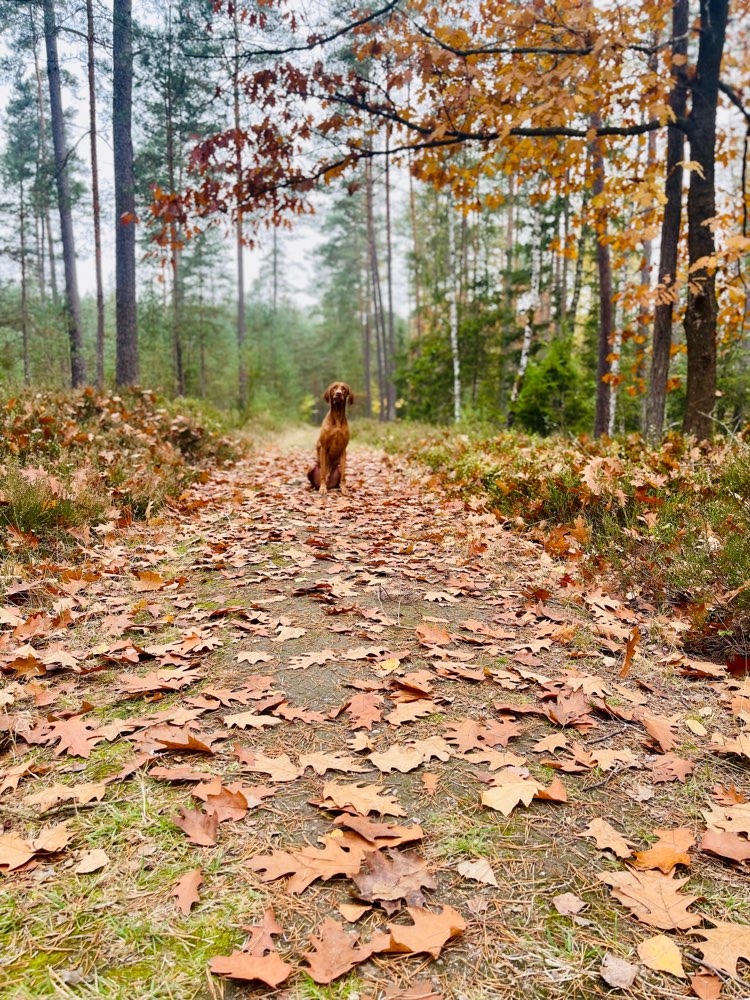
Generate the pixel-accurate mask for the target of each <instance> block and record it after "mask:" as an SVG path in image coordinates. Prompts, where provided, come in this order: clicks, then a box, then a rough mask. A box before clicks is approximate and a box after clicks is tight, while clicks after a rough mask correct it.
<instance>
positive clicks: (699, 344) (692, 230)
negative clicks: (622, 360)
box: [682, 0, 729, 438]
mask: <svg viewBox="0 0 750 1000" xmlns="http://www.w3.org/2000/svg"><path fill="white" fill-rule="evenodd" d="M700 7H701V31H700V41H699V45H698V62H697V65H696V71H695V75H694V77H693V78H692V80H691V83H690V89H691V94H692V101H691V108H690V114H689V116H688V123H687V134H688V141H689V142H690V159H691V160H693V161H694V162H695V163H696V164H697V165H698V166H699V168H700V169H693V170H692V171H691V172H690V187H689V188H688V201H687V215H688V262H689V265H690V268H691V270H690V283H689V286H688V302H687V309H686V311H685V340H686V342H687V393H686V397H685V417H684V420H683V425H682V429H683V431H684V432H685V433H686V434H694V435H695V436H696V437H698V438H705V437H708V436H709V435H710V433H711V431H712V429H713V411H714V406H715V404H716V316H717V305H716V283H715V279H714V274H713V272H712V271H711V270H710V269H709V268H707V267H705V266H704V265H702V264H701V263H700V262H701V261H702V260H704V259H705V258H707V257H710V256H712V255H713V253H714V250H715V244H714V234H713V232H712V231H711V227H710V225H709V223H710V220H711V219H713V218H714V216H715V215H716V187H715V167H716V107H717V104H718V98H719V73H720V70H721V59H722V55H723V52H724V40H725V37H726V27H727V19H728V16H729V0H701V4H700Z"/></svg>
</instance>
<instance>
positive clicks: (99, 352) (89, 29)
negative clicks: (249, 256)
mask: <svg viewBox="0 0 750 1000" xmlns="http://www.w3.org/2000/svg"><path fill="white" fill-rule="evenodd" d="M95 42H96V39H95V36H94V3H93V0H86V55H87V67H86V68H87V75H88V86H89V141H90V145H91V210H92V214H93V218H94V271H95V274H96V384H97V387H98V388H99V389H101V388H102V387H103V385H104V283H103V281H102V227H101V205H100V201H99V158H98V155H97V150H96V139H97V121H96V60H95V48H94V46H95Z"/></svg>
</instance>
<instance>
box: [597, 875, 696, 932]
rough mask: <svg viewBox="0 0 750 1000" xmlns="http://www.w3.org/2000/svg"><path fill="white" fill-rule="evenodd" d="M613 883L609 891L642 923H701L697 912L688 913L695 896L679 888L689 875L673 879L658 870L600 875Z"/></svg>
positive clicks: (664, 926) (666, 926)
mask: <svg viewBox="0 0 750 1000" xmlns="http://www.w3.org/2000/svg"><path fill="white" fill-rule="evenodd" d="M598 877H599V881H600V882H605V883H606V884H607V885H609V886H611V887H612V895H613V896H614V897H615V898H616V899H618V900H619V901H620V902H621V903H622V904H623V905H624V906H627V907H628V908H629V909H630V910H631V911H632V913H633V916H634V917H635V918H636V919H637V920H640V921H641V923H644V924H648V925H649V926H650V927H658V928H660V929H661V930H670V931H671V930H688V929H689V928H690V927H695V926H696V924H699V923H701V921H702V919H703V918H702V917H701V916H700V915H699V914H697V913H688V907H689V906H691V905H692V904H693V903H694V902H695V901H696V899H697V898H698V897H697V896H682V895H680V889H681V888H682V886H683V885H684V884H685V883H686V882H687V881H688V879H686V878H683V879H676V878H673V877H672V876H669V875H662V874H660V873H659V872H636V871H625V872H610V873H602V874H600V875H599V876H598Z"/></svg>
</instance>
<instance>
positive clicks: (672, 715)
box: [0, 450, 750, 997]
mask: <svg viewBox="0 0 750 1000" xmlns="http://www.w3.org/2000/svg"><path fill="white" fill-rule="evenodd" d="M383 461H384V459H383V458H382V456H381V455H380V454H379V453H376V452H368V451H366V450H361V451H357V452H355V456H354V457H353V460H352V465H353V469H352V481H353V489H352V495H351V496H350V497H348V498H343V497H339V496H336V495H333V496H331V497H329V498H328V500H327V501H323V500H322V499H321V498H319V497H317V496H314V495H311V494H310V493H308V492H306V491H305V490H304V489H303V487H302V483H301V476H300V474H299V470H300V469H302V468H303V466H304V456H303V455H301V454H295V455H294V456H291V457H290V456H284V457H283V458H281V457H280V456H279V455H278V454H275V453H272V452H269V453H260V454H258V455H257V456H254V457H253V458H252V459H251V460H247V461H245V462H242V463H238V464H237V465H236V466H235V467H234V468H232V469H228V470H227V469H224V470H222V472H221V473H220V474H219V473H216V474H214V475H213V476H211V477H205V482H202V483H199V484H196V485H195V486H194V487H192V488H191V489H190V490H188V491H187V492H186V493H185V494H184V495H183V497H182V499H181V502H180V505H179V506H178V507H176V509H175V511H174V513H173V515H171V518H167V519H160V522H159V523H158V524H155V525H154V526H152V527H149V528H148V529H147V530H145V531H144V530H143V529H142V528H138V529H131V528H128V527H127V526H125V527H119V528H117V530H114V528H110V529H109V530H108V532H106V533H104V534H102V536H101V537H100V538H99V539H97V540H96V541H93V542H91V543H89V544H86V545H84V544H81V551H80V553H79V554H78V557H77V562H76V566H75V571H74V573H75V574H77V575H75V576H71V575H70V574H71V572H72V570H71V567H70V566H62V567H60V566H47V565H41V564H40V565H38V566H35V565H34V564H30V565H29V566H28V567H26V568H25V570H24V573H25V575H26V579H24V580H23V581H17V582H16V583H15V584H13V585H12V587H10V588H8V596H6V599H5V603H4V605H2V606H0V669H2V672H3V675H4V677H5V688H4V691H3V699H2V705H0V711H2V713H3V714H2V716H0V718H1V719H2V728H0V735H2V736H3V738H4V743H3V744H2V747H3V757H2V758H0V789H2V791H0V795H2V804H3V806H4V809H5V812H6V814H7V816H8V819H7V820H6V823H5V828H4V830H3V832H2V833H0V872H2V873H4V877H5V881H6V885H5V887H4V888H5V889H6V894H7V895H8V896H11V897H13V898H14V900H15V902H14V905H15V906H20V907H21V908H22V909H23V908H24V907H34V908H35V910H36V909H37V908H38V906H39V905H41V900H42V897H41V896H40V895H39V894H40V893H42V892H44V891H45V887H48V886H50V885H51V884H52V885H56V886H59V891H60V892H61V893H62V894H63V895H64V896H65V897H67V898H69V899H70V900H72V899H74V898H76V897H77V896H78V894H79V891H80V886H81V884H82V883H83V884H84V885H85V884H86V883H85V880H87V879H97V880H98V881H97V885H98V886H99V891H100V892H102V893H103V898H104V899H105V901H107V907H108V909H109V910H112V911H116V912H119V914H120V919H122V920H140V921H145V920H146V918H147V917H148V918H150V919H156V920H157V921H158V923H159V926H160V927H161V930H160V934H161V935H166V936H167V937H169V935H170V934H174V935H175V940H178V936H179V935H180V934H181V933H182V931H181V930H180V927H182V926H184V927H186V928H189V927H191V926H194V927H195V928H196V929H197V928H204V930H202V931H200V930H199V931H197V933H198V936H199V937H200V936H201V935H203V936H205V937H207V938H208V939H209V941H208V944H207V946H206V948H205V949H203V950H201V951H200V956H201V957H200V958H199V959H195V961H200V962H202V963H203V969H204V970H205V969H210V971H211V973H213V974H214V975H215V976H216V977H219V978H224V979H239V980H242V981H244V982H247V983H249V984H250V986H251V988H255V989H257V990H260V991H261V995H262V990H263V989H264V988H266V987H270V988H273V989H275V988H277V987H279V986H280V985H282V984H284V987H285V989H287V990H291V991H292V992H290V993H289V996H296V995H297V994H296V993H294V990H296V989H297V985H296V984H299V983H301V982H303V981H304V976H305V974H306V975H308V976H310V977H311V978H312V979H313V980H314V981H316V982H318V983H320V984H328V983H331V982H334V981H335V980H337V979H338V978H340V977H342V976H346V975H347V973H349V972H350V971H351V970H355V972H354V975H355V976H357V977H358V979H357V982H363V983H364V984H365V992H366V993H367V995H371V996H373V997H379V996H382V997H386V996H394V997H395V996H406V995H407V993H408V990H407V989H406V987H404V986H403V981H402V980H401V979H400V977H401V975H402V973H401V971H400V970H401V969H402V968H407V967H408V968H411V969H413V971H414V972H416V970H425V969H426V968H429V966H427V967H426V966H425V961H424V959H425V956H427V962H428V963H429V962H432V961H434V960H435V959H437V958H438V957H439V958H441V961H442V963H443V965H442V967H438V966H435V967H434V968H432V970H431V975H432V977H433V983H434V982H438V981H440V983H441V984H442V988H441V990H439V991H435V990H434V987H433V985H432V984H430V983H425V985H424V988H422V987H421V986H420V987H419V988H420V989H422V993H421V994H419V995H424V996H432V995H435V996H437V995H439V993H442V994H444V995H445V996H446V997H450V996H456V995H458V994H459V993H460V992H461V991H462V990H463V991H464V992H466V991H468V990H469V989H476V988H481V989H482V990H484V991H486V995H488V996H493V997H505V996H508V997H511V996H516V995H518V993H517V992H514V991H515V986H514V975H515V974H516V973H517V972H518V970H519V968H520V969H522V971H523V976H524V992H525V993H529V994H532V995H534V994H535V993H536V995H545V996H560V997H563V996H569V995H573V993H572V992H571V990H572V991H575V990H576V989H577V990H578V991H579V992H580V995H588V993H587V992H586V991H590V992H591V995H595V994H596V993H597V991H598V990H599V988H600V987H599V986H598V985H597V984H598V983H599V982H600V981H601V980H600V976H603V977H604V979H605V981H606V982H608V983H611V984H612V985H615V984H617V985H618V986H620V987H621V988H624V987H625V986H626V984H627V982H628V981H629V980H632V978H633V977H634V976H635V975H636V974H637V975H638V977H639V982H641V983H646V982H647V983H648V986H647V991H648V994H649V995H650V996H655V997H659V996H665V997H666V996H673V995H674V989H675V988H676V983H678V984H679V983H682V982H683V978H684V976H686V975H687V976H689V982H691V983H693V984H694V986H693V987H692V989H693V993H694V995H697V996H701V995H708V994H709V992H710V991H712V990H713V989H714V980H718V982H719V984H720V986H721V989H722V990H723V992H722V995H723V996H730V997H731V996H735V997H738V996H742V995H746V992H747V988H746V987H747V976H748V974H749V970H748V964H747V963H748V962H750V945H749V944H748V933H749V932H748V921H750V911H749V909H748V907H747V906H745V905H744V904H741V905H740V906H739V907H737V906H732V905H730V903H729V902H728V897H727V891H728V887H729V886H732V885H735V886H737V892H738V896H737V898H739V899H743V898H745V897H744V896H742V895H741V893H740V887H741V886H743V885H744V880H746V878H747V872H748V861H750V822H748V814H747V808H748V807H747V804H746V803H747V801H748V798H749V797H750V788H748V784H747V770H746V767H747V759H748V749H747V747H748V744H747V740H748V735H749V732H750V731H749V730H748V728H747V727H748V726H749V725H750V710H749V709H748V703H749V699H750V689H749V688H748V680H747V678H743V677H741V676H739V677H738V676H734V675H732V674H730V673H727V672H725V671H723V668H722V667H721V666H720V665H707V664H705V663H704V664H702V665H701V663H697V662H696V661H694V660H691V659H690V657H689V656H687V655H686V654H683V653H681V652H680V647H679V640H680V635H681V633H682V632H683V631H684V628H683V625H682V623H681V622H680V620H679V617H678V616H677V615H675V616H674V617H673V618H672V619H669V618H658V619H657V616H656V613H655V612H654V611H653V609H651V608H648V607H647V606H645V605H643V606H641V605H640V604H639V602H638V599H637V598H635V599H632V600H629V601H626V600H625V599H624V598H622V597H619V596H618V595H616V594H614V593H610V592H608V591H607V589H606V585H602V583H601V582H598V583H597V582H594V583H592V582H590V581H586V580H583V579H580V580H579V579H577V578H576V576H575V572H574V569H575V567H571V566H570V564H569V561H567V559H566V557H565V556H558V555H557V554H555V553H552V554H550V553H549V552H545V551H541V550H540V549H539V547H537V546H535V545H534V544H533V543H531V542H529V541H527V540H520V539H518V538H516V537H512V536H509V535H508V533H507V532H505V531H504V530H503V526H502V524H501V523H500V522H499V521H498V520H497V519H496V518H495V517H494V515H493V514H492V512H490V511H485V510H484V509H483V508H482V507H481V505H480V504H479V503H478V502H477V501H471V502H469V503H468V504H465V503H464V502H463V501H461V500H458V499H453V498H449V497H447V496H446V495H445V494H444V493H442V492H441V491H440V489H439V488H438V487H437V486H436V485H435V484H434V483H430V482H429V481H426V480H424V479H423V480H422V481H416V480H415V479H414V478H413V476H412V474H410V473H406V472H404V471H403V470H400V469H396V470H395V471H394V470H393V469H391V472H390V474H389V475H388V476H387V477H386V476H385V475H384V474H383V471H382V462H383ZM388 461H389V462H392V460H388ZM310 543H313V544H310ZM71 581H73V582H72V583H71ZM61 594H63V595H64V596H63V597H60V595H61ZM657 634H658V635H659V636H660V639H659V641H658V642H657V641H655V640H652V639H651V638H650V636H652V635H657ZM269 649H272V650H273V652H270V651H269ZM709 667H710V669H709ZM60 680H62V681H63V683H62V684H60ZM39 709H42V711H41V712H40V711H39ZM699 719H700V720H701V721H700V722H699V721H698V720H699ZM509 744H512V749H509V748H508V745H509ZM529 755H531V757H530V756H529ZM541 755H546V756H541ZM428 768H429V770H428ZM560 772H563V773H564V774H565V785H563V784H562V782H560V780H559V778H554V775H555V774H557V773H560ZM71 776H73V780H72V781H71V780H70V779H71ZM347 776H350V777H347ZM260 781H264V782H267V784H259V783H252V782H260ZM646 787H650V788H651V789H652V791H651V792H649V794H648V795H645V794H643V791H644V788H646ZM683 789H684V791H683ZM196 800H198V804H197V806H196ZM696 803H697V805H698V808H697V809H696ZM118 810H122V811H123V816H127V817H128V820H127V821H125V820H122V821H120V822H118V823H117V824H116V825H115V827H112V825H111V820H112V816H113V815H116V814H117V811H118ZM42 813H44V814H47V813H49V814H54V820H55V821H53V823H52V825H51V826H49V825H48V826H46V827H44V826H42V825H41V824H40V814H42ZM605 816H606V817H607V818H606V819H605V818H604V817H605ZM57 817H60V821H59V822H56V820H57ZM700 817H702V818H700ZM610 821H611V822H610ZM612 822H615V823H616V824H617V825H616V827H615V826H613V825H612ZM105 829H108V831H109V832H107V833H106V835H105V834H103V833H97V831H98V830H101V831H103V830H105ZM582 831H583V832H582ZM92 838H93V841H92ZM102 838H103V839H102ZM592 840H593V841H594V842H592ZM96 841H98V843H97V842H96ZM649 841H651V843H649ZM100 844H101V846H99V845H100ZM104 848H106V850H105V849H104ZM213 858H216V859H217V861H216V862H215V861H213V860H212V859H213ZM175 869H176V870H175ZM676 869H679V870H680V871H681V872H682V873H684V872H685V871H686V870H687V871H688V872H689V874H688V875H687V876H685V875H684V874H682V875H680V877H677V876H676V875H675V870H676ZM162 871H163V875H162V874H161V873H162ZM144 879H146V880H147V882H148V884H149V885H150V889H149V890H148V891H146V892H144V891H143V889H139V884H140V882H142V881H143V880H144ZM139 880H140V882H139ZM123 887H124V889H123ZM691 889H693V891H692V892H691ZM123 891H125V892H126V893H128V894H129V898H130V902H128V903H126V902H125V899H126V897H125V895H123ZM553 899H554V905H553V902H552V900H553ZM84 905H85V904H84ZM154 905H156V909H154ZM217 907H218V910H217V909H216V908H217ZM227 907H229V908H230V914H237V915H240V922H241V921H242V918H243V917H244V919H245V922H246V923H247V924H248V926H247V928H246V930H247V933H248V934H249V938H248V940H247V941H245V943H244V944H243V942H242V939H241V937H240V936H239V935H238V933H237V931H236V927H237V926H238V924H237V920H236V917H234V916H231V915H230V918H229V922H228V923H227V925H226V927H223V925H222V927H223V929H222V934H223V935H224V938H225V939H227V937H229V938H230V939H231V940H233V942H234V950H232V949H231V948H230V949H229V953H227V949H226V947H225V946H224V947H223V948H222V946H221V945H220V944H219V941H218V939H217V940H216V942H215V943H214V944H212V943H211V942H212V941H213V940H214V939H213V938H212V936H211V933H210V932H207V931H206V929H205V928H207V927H208V925H207V924H206V923H205V921H207V920H210V921H211V924H212V926H213V924H215V923H216V918H215V917H209V915H210V914H215V913H219V912H220V911H221V910H222V909H224V908H227ZM270 907H272V908H273V909H272V910H271V909H270ZM332 911H333V912H339V913H340V914H341V915H342V916H344V917H345V919H346V920H347V921H350V920H355V921H356V922H357V931H355V932H352V931H348V930H346V929H345V928H344V927H343V925H341V924H340V923H339V921H337V920H335V919H334V918H332V917H331V916H330V914H331V912H332ZM581 913H583V914H585V915H584V916H581V915H579V914H581ZM627 913H630V914H631V915H632V918H633V919H630V920H628V919H627V918H625V917H626V914H627ZM276 914H278V919H277V916H276ZM623 918H625V919H623ZM65 920H66V918H65V916H63V919H62V922H61V931H60V936H59V945H60V947H59V950H56V946H55V945H54V942H53V946H52V948H51V950H49V959H48V963H47V964H48V966H49V969H50V970H52V969H54V968H55V967H60V968H63V967H64V964H65V962H66V954H67V953H66V951H65V949H64V947H63V945H62V942H63V940H64V937H65ZM253 921H255V922H253ZM259 921H260V922H259ZM649 928H657V929H658V930H660V931H663V933H661V934H658V935H656V936H654V935H653V930H651V931H649ZM13 935H14V932H13V931H11V937H13ZM570 935H573V937H572V940H573V941H574V942H575V946H574V948H573V951H572V952H571V950H570V946H569V943H566V942H569V941H570V940H571V938H570ZM14 940H15V938H14ZM26 941H27V945H26V951H25V952H24V948H23V947H21V948H18V947H16V950H15V951H14V952H13V954H14V955H15V958H14V959H13V962H12V963H11V966H10V968H9V969H8V970H7V971H6V972H4V973H3V975H4V976H6V977H8V978H7V979H6V980H5V982H6V984H7V983H11V982H12V980H11V978H10V977H14V976H18V975H20V974H22V972H23V969H24V963H25V962H31V961H33V960H34V954H35V945H34V944H33V942H32V941H31V939H28V938H27V939H26ZM16 945H18V942H17V941H16ZM135 950H136V953H137V954H139V955H140V956H141V961H143V962H144V963H146V967H147V968H150V967H149V966H148V962H149V958H148V956H149V955H150V954H152V950H151V951H150V950H149V947H148V946H147V945H146V942H145V941H144V942H143V943H140V942H137V943H136V944H135ZM409 955H421V956H422V957H421V958H417V959H409V958H408V956H409ZM519 955H522V956H523V957H522V959H519ZM396 956H401V957H400V958H397V957H396ZM467 956H471V958H470V960H469V961H467ZM584 956H588V957H584ZM638 958H640V961H641V962H642V963H643V964H642V966H638V965H635V964H633V962H634V960H637V959H638ZM129 961H130V959H129V958H127V957H125V956H124V955H123V954H122V951H121V949H120V947H119V945H118V939H117V936H116V935H112V934H111V933H109V932H107V931H106V929H104V928H103V927H100V928H99V930H98V932H97V935H96V938H95V940H94V939H92V940H91V941H90V942H86V941H82V942H81V970H82V971H81V975H82V976H83V978H84V980H86V978H87V977H88V978H89V980H91V977H95V976H96V975H100V974H103V973H105V974H107V975H117V974H118V972H117V970H118V968H120V967H122V968H124V967H125V965H126V964H127V963H128V962H129ZM519 961H521V962H522V964H521V965H520V966H519ZM409 962H414V963H416V964H414V965H413V966H406V965H403V963H409ZM42 967H43V969H44V968H46V966H45V965H44V963H43V966H42ZM681 970H682V971H681ZM194 971H195V970H194ZM42 974H44V972H42ZM51 974H52V973H51V972H50V975H51ZM147 975H150V972H149V973H147ZM199 978H200V976H197V977H196V976H195V975H194V974H193V973H191V974H190V975H189V976H186V979H185V982H184V984H183V986H181V987H180V989H181V991H182V992H181V995H182V996H185V997H189V996H193V995H195V996H198V995H199V993H198V988H197V987H196V985H195V984H196V982H198V980H199ZM51 981H52V980H50V982H51ZM399 982H401V983H402V985H399ZM2 983H3V981H2V980H0V985H2ZM290 984H291V985H290ZM415 988H416V987H415ZM684 988H685V989H686V990H689V989H690V987H689V986H688V985H687V983H686V985H685V987H684ZM644 989H646V987H645V986H644ZM425 990H426V991H427V992H424V991H425ZM699 991H702V992H699ZM743 991H744V993H743ZM5 992H6V993H7V995H9V996H12V995H13V994H12V993H10V992H8V991H7V990H6V991H5ZM4 995H5V993H4ZM409 995H411V994H409ZM414 995H415V996H416V995H417V994H416V993H414ZM576 995H578V994H576Z"/></svg>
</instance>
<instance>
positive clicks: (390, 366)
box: [385, 125, 396, 420]
mask: <svg viewBox="0 0 750 1000" xmlns="http://www.w3.org/2000/svg"><path fill="white" fill-rule="evenodd" d="M390 140H391V131H390V126H388V125H387V126H386V130H385V256H386V267H385V274H386V280H387V282H388V341H387V347H386V358H387V366H386V374H387V384H386V391H387V397H388V419H389V420H395V419H396V383H395V374H396V321H395V318H394V315H393V245H392V232H391V162H390V160H391V158H390V156H389V151H390Z"/></svg>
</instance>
